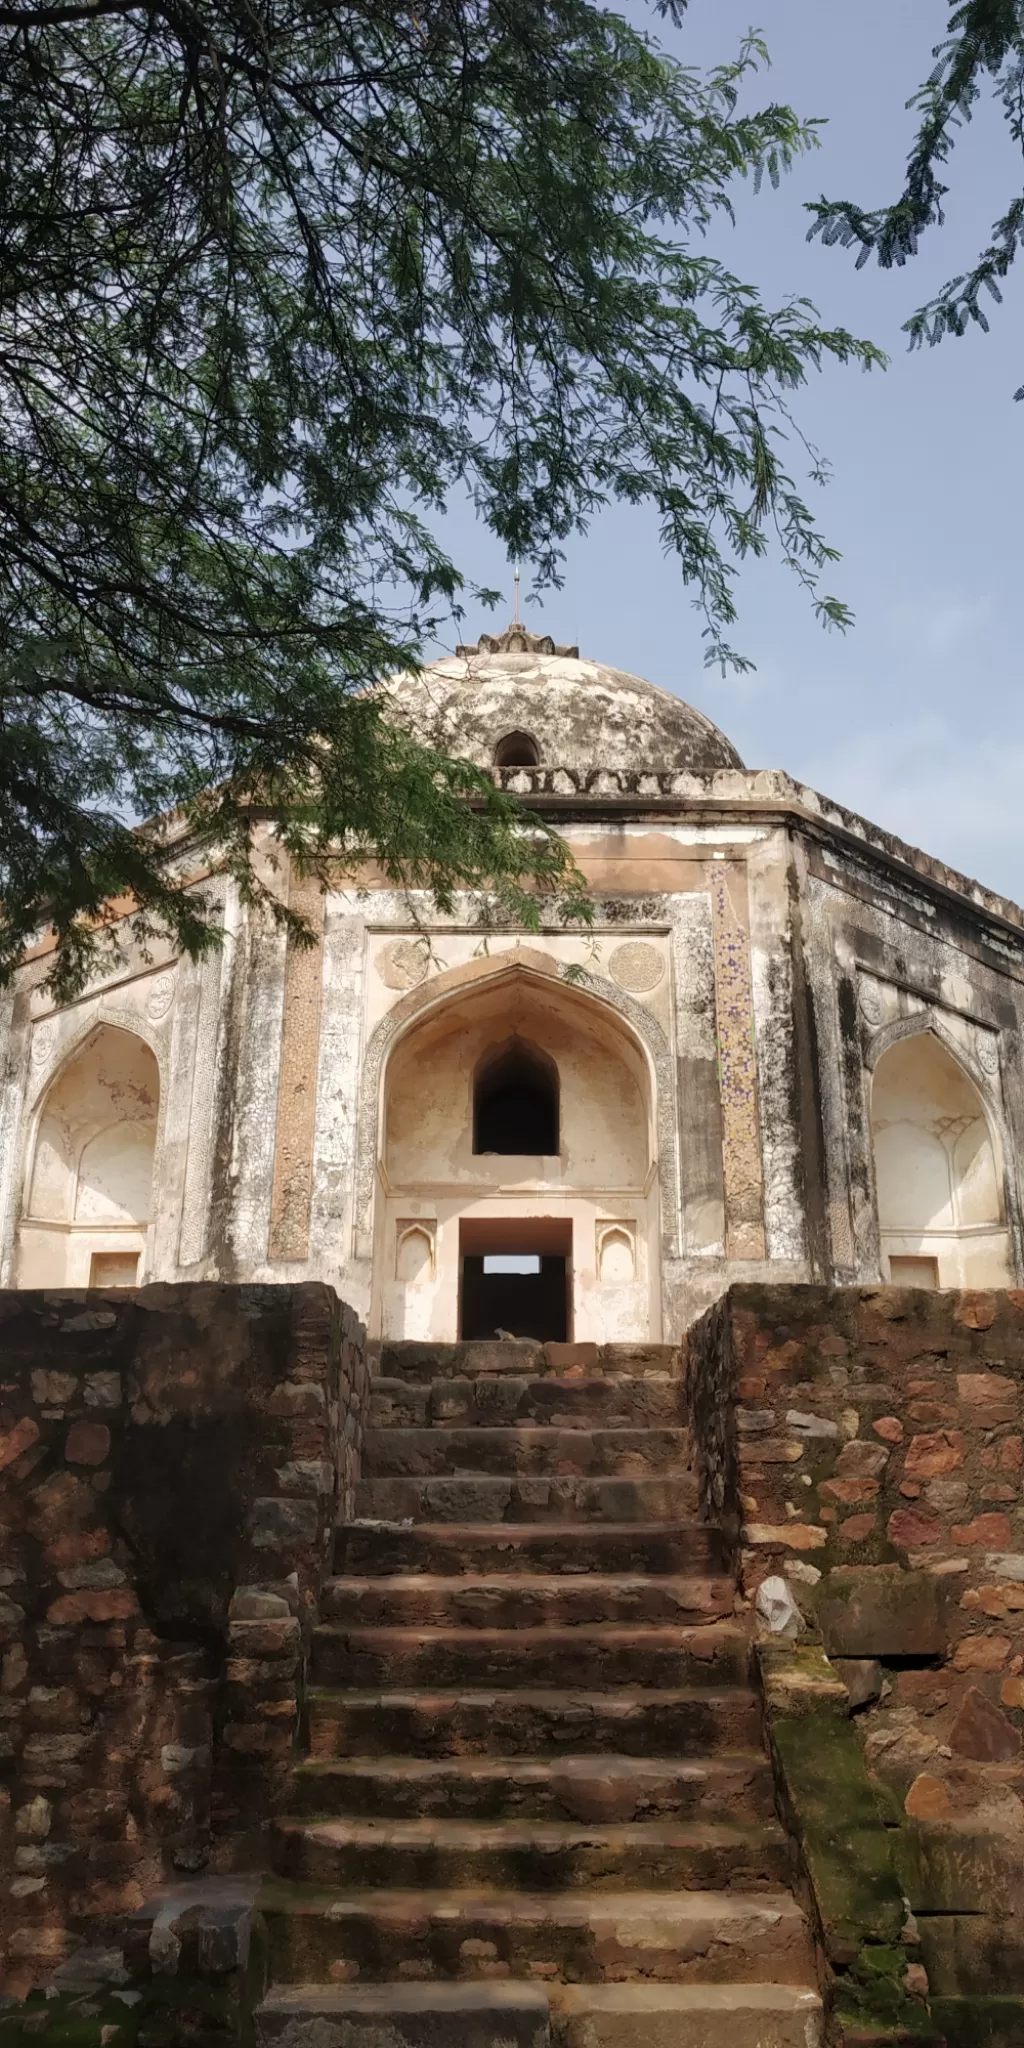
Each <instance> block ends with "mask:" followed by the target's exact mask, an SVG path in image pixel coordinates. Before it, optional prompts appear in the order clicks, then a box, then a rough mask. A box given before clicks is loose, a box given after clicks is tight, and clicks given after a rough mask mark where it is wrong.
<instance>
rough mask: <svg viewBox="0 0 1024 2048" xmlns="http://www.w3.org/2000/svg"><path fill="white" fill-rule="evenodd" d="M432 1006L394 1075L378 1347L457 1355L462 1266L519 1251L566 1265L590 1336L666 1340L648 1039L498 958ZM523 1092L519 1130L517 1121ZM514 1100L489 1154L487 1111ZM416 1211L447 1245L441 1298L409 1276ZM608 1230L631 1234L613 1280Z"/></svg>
mask: <svg viewBox="0 0 1024 2048" xmlns="http://www.w3.org/2000/svg"><path fill="white" fill-rule="evenodd" d="M490 965H491V963H488V967H489V968H490ZM416 994H417V997H418V1008H417V1010H413V1009H412V1008H411V1006H410V1009H409V1010H407V1012H406V1015H405V1017H404V1018H403V1019H402V1028H400V1029H398V1030H395V1029H394V1027H392V1031H391V1034H390V1035H391V1043H390V1046H386V1047H385V1048H384V1052H383V1056H382V1057H381V1063H380V1095H379V1125H378V1131H379V1137H378V1145H379V1151H378V1167H377V1182H378V1190H379V1193H378V1199H377V1202H376V1206H375V1221H374V1250H373V1267H374V1277H375V1287H376V1292H375V1297H374V1304H373V1307H372V1309H371V1328H372V1329H373V1331H374V1334H378V1333H379V1334H382V1335H385V1336H390V1337H398V1336H406V1337H412V1336H416V1337H418V1338H421V1339H428V1338H429V1339H438V1340H440V1341H453V1340H454V1339H455V1338H457V1336H458V1335H459V1333H460V1332H459V1318H460V1306H459V1304H460V1286H461V1281H460V1274H461V1270H462V1262H463V1261H464V1260H465V1258H466V1257H467V1256H472V1257H473V1258H479V1257H481V1256H489V1255H490V1254H491V1253H503V1252H507V1253H514V1254H519V1253H525V1254H531V1253H536V1254H537V1255H538V1256H540V1257H542V1258H544V1259H546V1260H549V1261H550V1260H552V1259H556V1258H562V1257H564V1258H565V1260H566V1274H567V1279H570V1280H571V1285H570V1290H569V1291H570V1294H571V1308H570V1316H569V1323H570V1326H571V1327H570V1331H569V1334H570V1335H572V1336H574V1337H575V1338H576V1339H578V1340H583V1341H586V1340H593V1341H602V1342H615V1341H630V1340H633V1339H645V1338H648V1337H652V1336H653V1337H657V1336H658V1335H660V1322H659V1316H658V1309H657V1306H653V1307H652V1303H653V1302H655V1300H656V1296H657V1291H658V1290H657V1284H656V1283H657V1278H658V1273H659V1254H660V1226H661V1216H660V1207H661V1203H660V1196H661V1180H660V1177H659V1176H660V1167H661V1162H660V1160H659V1146H658V1136H657V1133H658V1128H659V1119H660V1110H661V1105H660V1104H659V1102H658V1101H657V1094H658V1081H659V1079H660V1076H659V1075H658V1074H657V1071H656V1069H655V1063H654V1061H653V1060H652V1059H651V1058H650V1056H649V1052H648V1049H647V1048H646V1047H645V1045H644V1044H643V1042H642V1041H640V1040H639V1038H638V1036H637V1035H636V1034H635V1033H634V1032H633V1030H632V1029H631V1028H630V1027H629V1025H628V1024H627V1023H626V1022H625V1021H624V1020H623V1018H622V1016H621V1015H620V1014H618V1013H617V1011H616V1009H614V1008H613V1007H612V1006H611V1005H610V1004H608V1003H606V1002H604V1001H602V1000H601V999H600V998H597V997H595V995H594V994H593V992H592V991H591V990H589V989H585V990H581V989H578V988H577V987H575V986H573V985H571V984H568V985H567V984H566V983H565V981H563V980H562V979H561V978H560V977H559V976H558V975H557V974H556V973H554V972H552V971H551V969H550V968H549V967H545V971H544V972H542V973H541V972H538V973H533V972H530V971H523V970H522V969H520V968H518V967H517V966H515V965H514V964H513V965H510V964H508V963H506V964H504V965H503V964H502V963H501V962H500V961H499V962H496V963H494V968H493V971H487V972H483V973H480V974H472V975H468V976H465V977H464V978H462V979H461V980H458V979H455V978H454V977H453V979H452V982H450V983H449V985H448V987H447V988H446V989H444V990H443V991H437V990H436V989H435V990H430V989H429V988H428V990H426V991H423V992H420V991H417V992H416ZM406 1000H407V1001H408V999H406ZM396 1007H397V1006H396ZM370 1050H371V1052H372V1050H373V1048H372V1047H371V1049H370ZM368 1064H369V1062H368ZM370 1071H371V1073H372V1067H371V1069H370ZM492 1084H493V1086H494V1095H492V1096H491V1097H490V1098H488V1089H489V1087H490V1086H491V1085H492ZM517 1090H518V1091H519V1095H520V1108H521V1110H522V1112H523V1113H522V1114H521V1115H520V1117H519V1120H518V1125H516V1123H515V1120H514V1118H511V1119H510V1118H509V1116H508V1115H507V1112H508V1111H509V1109H512V1110H514V1108H515V1101H514V1098H515V1095H516V1091H517ZM506 1091H507V1094H508V1095H509V1096H510V1097H511V1098H512V1101H511V1102H509V1101H508V1100H506V1102H505V1103H504V1105H503V1106H502V1117H501V1121H502V1132H501V1134H500V1140H499V1141H497V1142H493V1143H489V1142H486V1143H481V1138H483V1139H484V1140H486V1139H487V1138H488V1131H487V1129H486V1114H485V1119H484V1120H485V1127H484V1128H483V1129H482V1128H481V1114H482V1113H486V1110H487V1106H488V1099H490V1101H491V1103H493V1101H494V1099H495V1096H500V1095H502V1094H503V1093H506ZM527 1096H529V1097H530V1098H531V1101H530V1102H527V1100H526V1098H527ZM531 1105H532V1106H531ZM527 1110H530V1112H531V1113H530V1114H527V1113H526V1112H527ZM533 1111H536V1112H537V1115H536V1117H534V1116H533V1114H532V1112H533ZM545 1120H546V1121H545ZM542 1122H544V1123H545V1131H544V1134H543V1136H544V1142H543V1143H540V1142H539V1141H538V1134H539V1130H540V1124H541V1123H542ZM517 1128H518V1129H520V1130H521V1131H522V1137H523V1143H522V1147H521V1148H518V1149H513V1146H514V1134H515V1130H516V1129H517ZM490 1137H491V1138H492V1139H493V1138H495V1133H493V1132H492V1133H490ZM358 1192H359V1184H358V1177H357V1197H358ZM410 1215H415V1216H419V1217H426V1216H427V1215H429V1217H430V1220H431V1224H432V1226H433V1228H434V1231H435V1233H436V1235H435V1259H434V1270H433V1273H432V1275H431V1276H430V1278H429V1284H425V1276H424V1275H423V1273H422V1269H420V1270H419V1272H418V1273H417V1275H416V1277H415V1279H414V1278H413V1276H412V1275H411V1274H410V1276H409V1278H408V1279H405V1278H404V1277H403V1274H404V1271H405V1262H404V1260H402V1259H401V1257H400V1255H399V1232H400V1228H401V1227H403V1219H404V1220H405V1227H407V1222H408V1218H409V1217H410ZM357 1216H358V1209H357ZM608 1217H615V1218H621V1219H623V1221H624V1223H625V1225H626V1229H625V1232H624V1235H623V1238H622V1242H621V1245H620V1244H619V1243H618V1241H616V1243H615V1245H614V1247H612V1246H609V1250H608V1254H607V1257H606V1259H605V1263H604V1267H603V1269H602V1266H601V1262H600V1256H599V1244H600V1242H601V1239H600V1237H599V1225H600V1223H601V1220H602V1218H608ZM506 1239H507V1242H506ZM627 1249H628V1253H629V1256H628V1257H627V1256H626V1253H627ZM392 1275H393V1276H394V1279H392V1278H391V1277H390V1276H392Z"/></svg>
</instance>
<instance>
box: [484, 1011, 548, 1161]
mask: <svg viewBox="0 0 1024 2048" xmlns="http://www.w3.org/2000/svg"><path fill="white" fill-rule="evenodd" d="M473 1150H474V1152H519V1153H522V1152H533V1153H543V1154H547V1155H548V1156H550V1155H552V1154H553V1153H556V1152H557V1151H558V1069H557V1067H556V1066H555V1063H554V1061H553V1060H549V1059H547V1058H546V1057H545V1055H544V1054H543V1053H539V1052H537V1051H535V1049H534V1047H533V1046H532V1045H527V1044H526V1042H525V1040H523V1039H521V1038H514V1039H512V1041H511V1043H510V1044H509V1045H506V1046H504V1047H503V1048H502V1049H501V1051H500V1052H497V1053H494V1054H493V1055H491V1057H490V1058H488V1059H485V1060H484V1061H483V1062H482V1063H481V1065H480V1066H479V1067H478V1069H477V1075H476V1085H475V1087H474V1090H473Z"/></svg>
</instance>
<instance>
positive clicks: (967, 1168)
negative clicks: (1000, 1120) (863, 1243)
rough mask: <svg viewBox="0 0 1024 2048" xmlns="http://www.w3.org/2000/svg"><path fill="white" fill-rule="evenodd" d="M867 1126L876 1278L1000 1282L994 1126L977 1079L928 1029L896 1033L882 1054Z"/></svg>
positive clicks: (1004, 1264) (1005, 1251) (1002, 1252)
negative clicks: (877, 1245) (879, 1275)
mask: <svg viewBox="0 0 1024 2048" xmlns="http://www.w3.org/2000/svg"><path fill="white" fill-rule="evenodd" d="M871 1135H872V1145H873V1151H874V1168H875V1191H876V1199H877V1203H878V1230H879V1240H880V1247H881V1257H882V1271H883V1275H884V1277H885V1278H886V1279H892V1280H893V1281H899V1282H904V1283H906V1284H916V1285H924V1286H929V1285H930V1286H939V1287H993V1286H1006V1285H1007V1284H1008V1283H1009V1280H1010V1251H1009V1233H1008V1231H1007V1228H1006V1215H1005V1206H1004V1197H1003V1168H1002V1157H1001V1147H1000V1145H999V1141H998V1135H997V1133H996V1131H995V1128H994V1124H993V1120H992V1118H991V1117H990V1115H989V1113H988V1110H987V1107H986V1104H985V1101H984V1099H983V1097H982V1094H981V1091H980V1089H979V1088H978V1086H977V1084H976V1082H975V1081H974V1080H973V1079H972V1078H971V1076H970V1074H968V1073H967V1071H966V1069H965V1068H964V1067H963V1066H962V1065H961V1064H960V1062H959V1060H958V1059H957V1058H956V1057H955V1055H954V1054H953V1053H952V1052H951V1051H950V1049H949V1048H948V1047H947V1046H946V1045H945V1044H943V1042H942V1040H941V1039H940V1038H939V1037H938V1036H937V1035H936V1033H935V1032H933V1031H929V1030H924V1031H918V1032H914V1033H913V1034H911V1035H908V1036H904V1037H901V1038H899V1039H897V1040H896V1042H895V1043H893V1044H890V1045H889V1047H888V1048H887V1050H886V1051H884V1052H883V1053H882V1054H881V1056H880V1058H879V1059H878V1061H877V1063H876V1065H875V1069H874V1074H873V1077H872V1083H871Z"/></svg>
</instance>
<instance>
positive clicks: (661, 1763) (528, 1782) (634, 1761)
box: [291, 1752, 775, 1822]
mask: <svg viewBox="0 0 1024 2048" xmlns="http://www.w3.org/2000/svg"><path fill="white" fill-rule="evenodd" d="M291 1805H292V1809H293V1811H294V1812H296V1813H298V1814H300V1815H302V1816H303V1817H307V1818H308V1817H309V1816H311V1815H318V1814H319V1815H329V1814H336V1815H350V1816H356V1815H364V1816H367V1817H372V1816H373V1815H375V1814H378V1815H385V1814H387V1815H392V1816H394V1817H395V1818H401V1819H409V1818H411V1819H424V1820H425V1819H427V1818H431V1817H432V1818H434V1819H437V1820H446V1819H447V1820H518V1819H527V1820H577V1821H584V1822H589V1821H605V1820H608V1821H632V1820H655V1819H659V1818H668V1819H682V1818H684V1817H685V1818H686V1819H694V1820H771V1818H772V1816H773V1813H774V1810H775V1809H774V1802H773V1797H772V1780H771V1773H770V1771H769V1768H768V1763H767V1759H766V1758H765V1757H764V1756H763V1755H760V1754H758V1753H757V1752H748V1753H747V1754H745V1755H743V1754H741V1755H737V1754H735V1752H733V1753H729V1754H722V1755H719V1756H713V1757H701V1758H694V1759H690V1760H687V1759H685V1758H676V1757H628V1756H610V1755H595V1754H593V1753H591V1754H590V1755H586V1754H584V1755H582V1756H558V1757H456V1758H452V1757H442V1758H434V1757H431V1758H424V1757H408V1756H401V1757H345V1758H341V1759H337V1758H330V1759H328V1760H326V1761H322V1762H321V1761H310V1762H305V1763H302V1764H300V1765H298V1767H297V1768H296V1769H295V1771H294V1772H293V1774H292V1778H291Z"/></svg>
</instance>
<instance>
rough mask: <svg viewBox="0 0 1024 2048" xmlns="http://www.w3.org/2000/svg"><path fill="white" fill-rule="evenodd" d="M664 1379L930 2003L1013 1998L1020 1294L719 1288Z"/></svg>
mask: <svg viewBox="0 0 1024 2048" xmlns="http://www.w3.org/2000/svg"><path fill="white" fill-rule="evenodd" d="M686 1371H687V1378H688V1383H689V1396H690V1404H691V1412H692V1415H693V1420H694V1431H695V1441H696V1446H697V1459H698V1467H699V1479H700V1486H701V1494H702V1501H703V1507H704V1512H705V1514H706V1515H707V1517H708V1518H709V1519H714V1520H719V1519H724V1520H725V1521H726V1522H727V1523H730V1522H731V1524H732V1525H733V1526H734V1527H735V1529H736V1532H737V1538H738V1544H739V1558H740V1565H741V1574H742V1584H743V1588H744V1591H745V1592H746V1593H747V1594H748V1595H750V1596H756V1592H757V1588H758V1586H759V1585H760V1584H761V1582H762V1581H763V1580H764V1579H765V1578H767V1577H769V1576H776V1575H777V1576H781V1577H783V1578H785V1579H786V1580H787V1582H788V1584H789V1586H790V1590H791V1592H792V1593H793V1594H794V1596H795V1599H796V1601H797V1603H798V1605H799V1606H800V1608H801V1609H802V1611H803V1615H804V1632H803V1633H804V1640H808V1639H813V1638H814V1637H815V1636H817V1637H819V1638H820V1640H821V1642H822V1643H823V1646H824V1649H825V1651H826V1652H827V1654H828V1657H829V1660H830V1663H831V1665H832V1666H833V1668H834V1670H835V1672H836V1673H837V1674H838V1675H839V1676H841V1677H842V1679H843V1680H844V1681H845V1683H846V1685H847V1687H848V1691H849V1699H850V1706H851V1710H852V1711H853V1712H854V1713H855V1715H856V1719H857V1724H858V1727H859V1730H860V1733H861V1736H862V1739H863V1750H864V1756H865V1761H866V1764H867V1768H868V1771H869V1774H870V1776H871V1778H872V1782H873V1783H874V1786H875V1790H876V1794H877V1797H878V1799H879V1802H880V1809H881V1810H882V1811H883V1812H884V1813H885V1815H886V1821H887V1825H888V1827H889V1829H890V1832H891V1839H892V1848H893V1853H894V1855H895V1856H896V1858H897V1862H898V1867H899V1872H900V1877H901V1881H902V1884H903V1889H904V1892H905V1895H906V1897H907V1898H908V1899H909V1901H910V1904H911V1906H912V1908H913V1911H914V1914H915V1916H916V1920H917V1923H918V1927H919V1931H920V1937H921V1952H922V1954H923V1956H924V1960H925V1963H926V1965H927V1974H928V1979H929V1982H930V1986H931V1991H932V1994H933V1998H934V2000H936V2001H938V2003H939V2005H941V2004H942V2001H943V2000H945V2001H952V2002H953V2004H954V2005H955V2003H956V2002H957V2001H958V2000H962V1999H967V2000H975V2001H976V2000H977V1998H978V1997H980V1996H982V1994H985V1995H987V1996H991V1995H996V1994H1004V1993H1008V1994H1012V1995H1013V1996H1014V1997H1015V1998H1018V1997H1019V1996H1020V1994H1021V1993H1024V1507H1022V1497H1021V1480H1022V1464H1024V1434H1022V1422H1024V1411H1022V1396H1024V1292H1020V1291H1012V1290H1008V1291H999V1292H993V1293H984V1294H982V1293H950V1292H946V1293H941V1292H940V1293H931V1292H926V1291H918V1290H911V1289H899V1288H889V1287H886V1288H866V1287H847V1288H826V1287H806V1286H805V1287H800V1286H797V1287H778V1288H773V1287H758V1286H741V1287H735V1288H733V1289H732V1290H731V1291H730V1293H729V1294H728V1295H726V1296H725V1297H723V1299H722V1300H721V1301H720V1302H719V1303H717V1304H716V1306H715V1307H714V1308H713V1309H711V1310H710V1311H709V1312H708V1313H707V1314H706V1315H705V1316H704V1317H702V1318H701V1319H700V1321H699V1322H698V1323H696V1324H695V1325H694V1327H693V1328H692V1329H691V1331H690V1332H689V1335H688V1338H687V1340H686ZM940 2016H941V2017H942V2019H943V2023H944V2025H946V2027H947V2034H948V2038H949V2039H950V2040H951V2041H952V2040H958V2039H959V2038H960V2035H959V2033H958V2030H957V2026H956V2024H955V2023H954V2019H955V2015H954V2016H953V2017H952V2018H951V2008H950V2011H947V2010H946V2009H945V2008H943V2010H942V2012H941V2015H940ZM964 2038H966V2037H964ZM972 2038H973V2037H972ZM979 2038H980V2037H979ZM985 2038H988V2037H987V2036H986V2037H985ZM993 2038H995V2036H993ZM1000 2038H1001V2037H1000Z"/></svg>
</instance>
